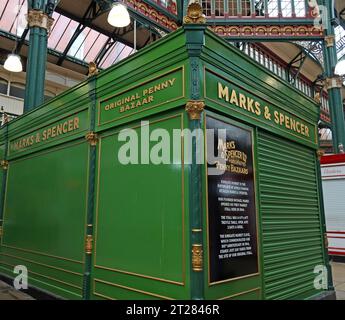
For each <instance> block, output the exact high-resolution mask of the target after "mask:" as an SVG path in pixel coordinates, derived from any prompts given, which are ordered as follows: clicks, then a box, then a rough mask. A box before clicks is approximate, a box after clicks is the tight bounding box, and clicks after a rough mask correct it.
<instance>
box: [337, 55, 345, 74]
mask: <svg viewBox="0 0 345 320" xmlns="http://www.w3.org/2000/svg"><path fill="white" fill-rule="evenodd" d="M334 73H335V74H336V75H338V76H344V75H345V59H343V60H340V61H339V62H338V63H337V65H336V67H335V70H334Z"/></svg>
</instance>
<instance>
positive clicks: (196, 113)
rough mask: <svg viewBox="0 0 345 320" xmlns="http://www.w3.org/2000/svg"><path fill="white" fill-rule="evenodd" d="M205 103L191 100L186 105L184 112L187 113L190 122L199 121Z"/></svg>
mask: <svg viewBox="0 0 345 320" xmlns="http://www.w3.org/2000/svg"><path fill="white" fill-rule="evenodd" d="M204 108H205V102H204V101H202V100H191V101H188V102H187V104H186V111H187V112H188V115H189V119H190V120H200V114H201V112H203V111H204Z"/></svg>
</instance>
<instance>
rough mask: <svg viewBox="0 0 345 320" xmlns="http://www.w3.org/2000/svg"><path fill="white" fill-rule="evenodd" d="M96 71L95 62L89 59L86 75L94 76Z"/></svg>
mask: <svg viewBox="0 0 345 320" xmlns="http://www.w3.org/2000/svg"><path fill="white" fill-rule="evenodd" d="M97 73H98V68H97V64H96V63H95V62H93V61H91V62H90V63H89V73H88V75H87V76H88V77H92V76H95V75H96V74H97Z"/></svg>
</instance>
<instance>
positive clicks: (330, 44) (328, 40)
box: [325, 35, 335, 48]
mask: <svg viewBox="0 0 345 320" xmlns="http://www.w3.org/2000/svg"><path fill="white" fill-rule="evenodd" d="M334 41H335V36H334V35H329V36H325V42H326V47H327V48H330V47H333V46H334Z"/></svg>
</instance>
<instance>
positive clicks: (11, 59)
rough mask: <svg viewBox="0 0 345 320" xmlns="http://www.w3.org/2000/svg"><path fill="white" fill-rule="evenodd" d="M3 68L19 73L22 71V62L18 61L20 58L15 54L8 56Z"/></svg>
mask: <svg viewBox="0 0 345 320" xmlns="http://www.w3.org/2000/svg"><path fill="white" fill-rule="evenodd" d="M4 68H5V69H6V70H8V71H11V72H21V71H23V66H22V62H21V60H20V56H18V55H17V54H14V53H12V54H9V55H8V57H7V59H6V61H5V63H4Z"/></svg>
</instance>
